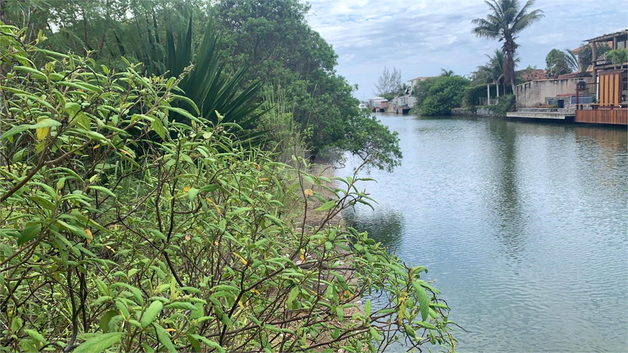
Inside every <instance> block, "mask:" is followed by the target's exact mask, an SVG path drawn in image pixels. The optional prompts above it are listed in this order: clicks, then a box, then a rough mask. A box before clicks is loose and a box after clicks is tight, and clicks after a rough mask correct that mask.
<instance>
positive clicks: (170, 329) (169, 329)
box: [166, 328, 177, 332]
mask: <svg viewBox="0 0 628 353" xmlns="http://www.w3.org/2000/svg"><path fill="white" fill-rule="evenodd" d="M166 331H168V332H177V330H175V329H173V328H167V329H166Z"/></svg>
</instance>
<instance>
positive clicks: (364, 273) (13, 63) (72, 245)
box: [0, 0, 456, 352]
mask: <svg viewBox="0 0 628 353" xmlns="http://www.w3.org/2000/svg"><path fill="white" fill-rule="evenodd" d="M243 4H244V5H246V6H244V7H239V8H237V9H236V8H230V7H226V8H225V7H216V8H211V9H204V10H201V9H191V8H185V7H184V8H174V9H173V8H170V6H171V3H170V2H155V6H154V7H152V8H150V9H147V8H141V6H143V5H141V4H140V5H139V6H140V8H127V7H125V6H127V5H125V4H124V3H122V2H120V3H118V2H116V3H115V5H120V6H121V8H120V9H117V8H116V7H115V6H112V7H109V8H100V7H99V6H101V5H99V4H98V3H80V4H75V3H63V2H53V3H52V4H41V5H38V4H35V5H37V6H44V7H46V6H48V7H49V8H48V7H47V8H45V9H38V11H34V12H28V11H32V10H34V9H27V10H28V11H27V12H24V9H21V8H19V9H16V8H13V7H11V6H13V5H15V4H13V3H10V4H8V5H7V6H6V7H2V17H3V19H11V18H13V17H12V16H15V18H13V19H14V20H16V22H17V23H24V22H23V21H22V22H21V21H20V18H19V17H20V16H22V15H23V14H24V13H32V14H37V15H43V14H47V15H50V16H54V14H56V15H58V16H59V17H58V18H56V19H51V18H46V17H45V16H44V17H43V18H41V17H38V16H33V17H29V19H28V21H30V22H28V25H27V26H26V27H25V28H18V27H16V26H13V25H10V24H4V23H2V22H0V46H2V47H1V48H0V49H1V50H0V114H2V119H1V121H2V125H0V206H1V207H0V239H1V242H0V332H1V335H0V351H6V352H16V351H44V352H45V351H63V352H92V351H111V352H112V351H120V352H130V351H139V350H141V351H146V352H156V351H159V352H163V351H168V352H177V351H194V352H232V351H266V352H287V351H327V352H332V351H340V350H344V351H345V352H363V351H372V352H375V351H382V350H383V349H385V347H387V346H388V345H389V344H390V343H391V342H393V341H396V340H403V341H404V342H406V344H407V345H408V347H415V348H418V347H420V346H424V345H427V346H430V347H431V346H434V345H435V346H438V347H440V348H442V349H447V350H451V351H453V350H454V345H455V342H456V341H455V338H454V337H453V335H452V332H453V326H454V325H455V323H453V322H450V321H449V320H448V314H449V308H448V306H447V305H446V303H445V301H444V300H443V299H441V298H440V292H439V291H438V290H437V289H436V288H434V287H433V286H432V285H430V284H429V283H427V282H426V281H424V280H423V279H422V275H423V273H424V272H427V269H426V268H424V267H420V266H418V267H409V266H407V265H406V264H404V263H402V262H401V261H400V260H399V259H398V258H397V257H395V256H394V255H389V254H388V253H387V251H386V249H385V248H384V247H382V246H381V244H378V243H375V242H374V241H373V240H372V239H370V238H369V237H368V235H367V234H366V233H363V232H358V231H357V230H355V229H353V228H351V227H343V226H341V225H339V224H338V221H337V219H338V218H337V217H338V216H339V215H340V214H341V212H342V211H343V210H344V209H347V208H350V207H353V206H354V205H356V204H367V205H372V203H373V202H374V200H372V199H370V198H369V196H368V194H366V193H365V192H364V191H360V190H358V188H357V187H356V183H357V182H361V181H366V180H368V179H366V178H362V177H360V176H359V175H358V172H359V171H360V170H361V169H362V168H358V170H356V172H355V174H354V175H353V176H351V177H347V178H338V177H329V176H319V175H316V174H313V173H310V172H309V170H310V169H309V168H311V167H310V163H309V158H306V157H305V154H306V152H305V151H310V153H312V154H313V156H319V155H320V154H321V152H323V151H326V150H331V151H336V152H342V151H348V152H350V153H353V154H357V155H359V156H360V157H362V159H363V160H364V165H363V166H362V167H376V168H381V169H389V170H391V169H392V168H393V167H394V166H395V165H397V164H398V163H399V159H400V158H401V154H400V152H399V146H398V137H397V136H396V134H394V133H392V132H390V130H388V128H386V127H384V126H383V125H381V124H380V123H379V122H378V121H377V120H376V119H375V118H374V117H371V116H369V115H368V114H365V113H364V112H361V111H360V110H359V109H358V107H357V104H354V103H356V101H357V100H356V99H354V98H352V97H351V92H352V89H351V87H350V86H349V85H348V84H347V82H346V81H345V80H344V78H342V77H339V76H336V75H335V74H334V73H333V66H334V65H335V54H334V53H333V51H331V48H330V47H329V46H328V45H327V44H326V43H325V42H324V41H323V40H322V39H321V38H320V37H317V36H315V35H314V33H313V32H312V31H311V29H310V28H309V27H308V26H307V25H306V24H305V22H304V19H303V18H304V17H303V14H304V13H305V12H306V11H307V9H308V8H307V6H305V5H302V4H301V3H299V2H297V1H288V0H286V1H272V2H271V1H269V2H254V1H245V2H243ZM4 5H5V4H4V3H3V6H4ZM186 6H188V5H186ZM189 6H193V5H189ZM267 7H268V8H267ZM116 9H117V10H116ZM277 9H281V10H282V11H283V10H286V11H288V12H287V13H286V14H284V17H285V16H292V18H294V19H295V22H294V23H296V24H297V26H296V27H297V28H292V30H295V31H296V32H295V33H296V34H295V35H296V36H297V37H300V38H303V39H305V40H303V41H298V43H292V44H291V45H297V46H296V47H292V48H286V47H277V48H276V49H277V50H280V51H281V53H280V52H274V53H273V52H270V53H266V54H269V57H273V55H279V56H282V55H284V54H286V53H295V54H298V55H301V57H298V58H295V59H297V61H299V60H301V59H302V58H303V57H307V56H308V55H309V54H310V52H309V51H308V50H310V49H311V48H310V49H308V48H304V47H301V46H300V45H305V46H308V45H313V46H316V47H317V48H319V49H321V51H320V52H319V54H320V53H323V54H321V55H323V56H324V57H321V56H320V55H319V56H317V57H316V58H314V57H312V59H315V60H318V61H317V62H311V61H310V63H311V65H308V66H306V67H301V68H293V69H288V68H287V67H274V68H264V67H263V65H264V62H262V61H259V62H257V65H258V66H256V67H254V70H251V71H247V70H234V69H233V68H235V67H238V62H239V60H244V61H247V62H248V61H250V62H253V63H255V62H256V55H257V54H259V53H257V54H252V56H249V54H250V53H248V52H247V51H246V50H243V47H239V48H238V47H237V46H238V45H245V43H246V40H245V39H244V38H241V39H242V40H238V38H236V37H235V33H236V32H231V31H230V29H229V28H228V27H227V24H232V23H234V22H238V21H243V22H242V23H246V24H247V25H253V23H251V22H249V21H250V20H251V18H252V15H251V14H248V13H245V14H238V13H236V12H237V11H239V10H244V11H248V10H251V11H252V12H255V11H259V12H261V13H265V16H266V17H264V18H265V20H266V21H268V22H267V24H269V25H277V26H279V25H283V22H280V21H277V18H273V17H272V16H273V15H272V14H273V13H274V12H273V11H274V10H277ZM18 10H19V11H18ZM39 10H45V11H39ZM53 10H54V11H53ZM118 10H119V11H120V13H122V15H120V14H116V13H115V11H118ZM149 10H151V11H149ZM191 10H194V11H196V10H198V13H203V11H205V10H208V11H209V12H211V13H212V14H214V15H216V16H218V18H222V20H224V21H225V22H224V23H223V22H221V21H217V22H215V25H216V26H217V27H220V28H221V32H220V33H221V35H222V36H223V40H224V37H228V38H227V40H226V41H224V42H222V41H220V40H219V38H218V37H219V36H218V35H215V33H214V32H213V30H214V29H212V27H211V26H210V27H208V28H207V29H206V30H205V31H201V32H202V33H199V32H198V31H197V30H195V29H194V27H193V26H192V21H191V20H189V18H190V17H189V16H188V15H187V14H186V12H187V11H191ZM81 11H82V15H81V16H76V14H77V13H81ZM102 11H105V12H106V11H113V12H110V13H109V14H110V17H108V18H105V19H103V17H102V16H96V15H97V14H100V13H101V12H102ZM290 11H292V12H290ZM129 13H131V14H132V15H133V16H134V18H136V19H138V20H139V19H142V21H139V22H138V21H136V23H129V22H124V21H120V22H119V23H118V22H116V21H117V20H116V18H117V17H116V16H122V17H124V16H127V14H129ZM173 15H180V17H179V18H172V17H171V16H173ZM220 16H223V17H220ZM284 17H282V18H284ZM77 18H80V20H77ZM144 19H146V20H147V21H146V24H147V25H146V27H144V24H143V23H144V22H143V20H144ZM101 20H103V21H110V22H107V24H108V25H107V26H102V25H103V23H100V22H99V21H101ZM49 21H59V22H61V23H64V24H65V26H63V31H60V32H54V31H51V30H50V29H48V28H46V27H47V25H48V22H49ZM167 21H171V22H172V24H173V26H176V25H177V23H179V24H182V25H183V28H184V29H183V30H181V28H179V30H178V31H172V30H163V31H162V30H160V28H163V27H160V24H164V23H166V22H167ZM177 21H179V22H177ZM294 23H293V24H294ZM258 24H259V23H258ZM136 25H140V27H139V28H140V30H139V31H138V30H137V28H135V26H136ZM143 28H145V29H147V30H146V31H144V29H143ZM83 30H89V31H93V33H92V34H96V33H99V34H101V36H94V37H98V38H100V39H101V42H100V44H99V45H96V43H94V42H93V41H90V40H89V39H90V38H93V37H90V38H87V37H85V38H82V33H83ZM286 30H289V29H286V28H283V29H281V30H280V31H279V29H278V28H275V29H273V30H272V31H271V32H270V33H267V34H268V35H269V36H270V35H271V34H273V33H274V34H278V33H283V32H282V31H286ZM73 31H75V32H73ZM98 31H101V32H98ZM276 31H278V32H277V33H275V32H276ZM136 32H137V33H136ZM69 33H72V35H71V36H68V34H69ZM125 33H126V34H127V35H122V34H125ZM250 33H258V32H257V31H256V30H255V29H251V32H250ZM240 34H241V33H240ZM138 36H139V37H138ZM266 39H268V40H276V41H277V43H284V41H283V39H284V36H283V35H281V38H279V37H277V38H275V37H272V38H270V37H268V38H266ZM279 39H281V40H279ZM137 40H139V44H138V42H134V41H137ZM144 40H145V41H144ZM312 41H314V43H312ZM195 43H200V44H199V45H198V46H197V45H195ZM288 44H290V43H288ZM282 45H283V44H282ZM147 46H149V47H147ZM150 46H152V48H151V47H150ZM234 46H236V47H234ZM86 48H91V49H86ZM96 48H98V49H96ZM218 48H220V49H218ZM325 48H329V49H330V51H329V52H328V51H325V50H324V49H325ZM83 49H85V50H83ZM131 49H137V50H140V51H141V50H145V51H144V53H143V54H142V53H139V54H137V53H136V54H137V56H135V54H133V53H131ZM306 49H307V50H306ZM122 52H126V55H123V54H120V53H122ZM229 53H232V54H233V55H231V56H229ZM144 54H145V55H144ZM286 55H287V54H286ZM127 57H128V58H127ZM185 60H192V62H191V64H190V63H186V62H185ZM265 62H268V61H265ZM277 62H279V61H277ZM298 70H301V71H298ZM253 74H260V76H259V77H255V76H252V75H253ZM306 74H307V75H311V77H313V78H312V79H304V78H303V77H306V76H307V75H306ZM266 75H268V76H266ZM277 75H284V76H282V77H283V80H280V83H278V82H277V80H270V79H268V77H269V76H270V77H277ZM265 76H266V77H265ZM259 82H262V83H264V85H260V84H259ZM281 83H283V84H285V86H284V85H282V84H281ZM262 86H264V87H265V89H266V90H270V91H272V92H273V93H272V94H270V93H268V91H266V94H264V91H263V90H262ZM183 87H185V89H183ZM280 87H283V88H280ZM312 88H314V89H312ZM330 95H331V96H330ZM332 102H333V103H332ZM327 103H328V104H329V106H330V107H334V109H330V110H329V112H327V113H326V114H322V113H321V114H312V112H313V109H315V108H316V106H318V105H319V104H327ZM334 134H339V135H338V136H336V135H334ZM262 136H266V137H267V138H265V139H263V138H261V137H262ZM367 294H368V295H377V296H379V297H380V298H384V301H383V302H384V305H382V306H381V307H377V308H375V307H372V306H371V303H370V301H369V300H366V301H364V302H363V310H360V306H359V305H358V303H357V301H359V299H360V298H363V297H364V296H365V295H367Z"/></svg>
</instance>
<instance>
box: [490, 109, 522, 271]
mask: <svg viewBox="0 0 628 353" xmlns="http://www.w3.org/2000/svg"><path fill="white" fill-rule="evenodd" d="M515 128H516V125H515V124H513V123H509V122H507V121H504V120H490V121H489V122H488V129H489V131H490V138H491V140H492V141H491V143H490V146H491V149H492V150H491V159H492V160H493V161H494V163H491V164H489V166H490V167H491V168H490V171H489V173H490V180H491V183H490V184H489V185H488V186H489V187H488V188H487V189H488V192H489V193H490V194H489V195H487V196H488V197H486V198H485V200H488V201H489V202H490V203H491V204H490V206H489V207H490V209H491V212H490V215H491V216H492V217H491V218H492V219H491V224H492V225H493V234H494V236H495V237H496V238H497V240H498V241H499V242H500V243H501V244H502V246H503V247H504V252H503V253H504V254H505V255H507V256H508V257H510V258H512V259H514V260H515V261H516V262H520V261H521V257H520V254H521V252H522V251H523V250H524V246H525V242H524V241H523V239H522V233H523V229H524V227H525V219H524V216H523V215H522V206H521V202H520V201H521V200H520V195H519V193H520V192H519V189H518V184H519V181H518V177H519V175H518V173H517V144H516V138H517V132H516V131H515Z"/></svg>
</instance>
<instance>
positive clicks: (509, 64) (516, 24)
mask: <svg viewBox="0 0 628 353" xmlns="http://www.w3.org/2000/svg"><path fill="white" fill-rule="evenodd" d="M534 2H535V1H534V0H528V1H526V3H525V4H524V5H523V6H519V1H518V0H490V1H489V0H486V1H485V3H486V4H487V5H488V6H489V7H490V9H491V12H490V13H489V14H488V15H487V16H486V18H476V19H474V20H473V21H472V23H473V24H474V25H476V27H475V28H474V29H473V33H475V35H476V36H478V37H487V38H493V39H499V41H500V42H503V43H504V44H503V45H502V51H503V52H504V81H506V82H509V83H510V84H511V86H512V91H513V92H514V91H515V52H516V51H517V48H518V47H519V45H518V44H517V43H515V40H516V39H517V36H518V34H519V33H520V32H521V31H523V30H524V29H526V28H527V27H529V26H530V25H531V24H532V23H534V22H536V21H538V20H539V19H540V18H542V17H543V11H542V10H539V9H536V10H532V11H530V8H531V7H532V6H533V5H534Z"/></svg>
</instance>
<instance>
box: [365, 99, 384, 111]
mask: <svg viewBox="0 0 628 353" xmlns="http://www.w3.org/2000/svg"><path fill="white" fill-rule="evenodd" d="M387 107H388V99H386V98H383V97H373V98H371V99H369V109H371V110H373V111H383V110H385V109H386V108H387ZM382 109H383V110H382Z"/></svg>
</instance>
